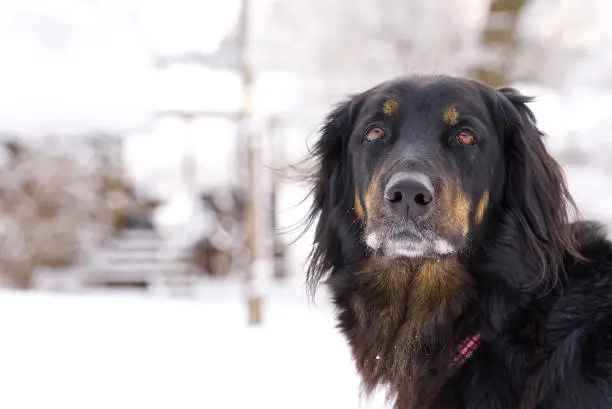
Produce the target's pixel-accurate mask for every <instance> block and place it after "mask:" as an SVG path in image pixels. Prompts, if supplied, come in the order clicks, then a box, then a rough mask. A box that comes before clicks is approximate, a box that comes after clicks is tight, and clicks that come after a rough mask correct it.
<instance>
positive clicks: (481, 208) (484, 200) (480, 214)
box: [476, 191, 489, 224]
mask: <svg viewBox="0 0 612 409" xmlns="http://www.w3.org/2000/svg"><path fill="white" fill-rule="evenodd" d="M488 205H489V191H485V192H484V194H483V195H482V197H481V198H480V201H479V202H478V207H476V223H478V224H480V223H482V220H483V219H484V214H485V211H486V210H487V206H488Z"/></svg>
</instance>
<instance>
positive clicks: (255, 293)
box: [240, 0, 263, 325]
mask: <svg viewBox="0 0 612 409" xmlns="http://www.w3.org/2000/svg"><path fill="white" fill-rule="evenodd" d="M249 3H250V2H249V0H242V7H241V10H240V55H241V73H242V86H243V115H242V118H241V124H240V125H241V131H242V135H243V137H245V139H246V141H245V142H246V143H245V145H246V162H247V163H246V164H247V172H246V176H247V202H246V224H247V226H246V227H247V228H246V234H247V237H246V247H247V254H248V265H247V271H246V292H247V309H248V323H249V325H259V324H261V322H262V295H261V293H260V291H259V290H260V289H259V288H257V282H258V281H259V280H258V278H259V277H258V276H259V275H260V274H261V273H260V271H258V269H259V268H260V267H259V266H260V264H261V263H260V262H259V261H260V259H261V252H260V243H259V242H260V241H261V239H262V238H263V237H262V235H261V234H260V230H261V224H260V223H261V221H260V217H259V216H260V213H261V212H260V211H259V206H258V202H259V201H258V197H259V194H258V193H259V192H258V189H259V188H260V184H259V183H258V182H259V178H258V175H259V169H258V166H257V165H258V159H259V158H258V156H259V155H258V143H257V141H256V140H255V139H256V135H255V134H254V133H253V131H252V129H251V117H252V115H253V106H252V100H251V92H252V83H253V77H252V72H251V67H250V64H249V55H248V51H249V50H248V45H249V44H248V35H249V24H248V23H249V6H250V4H249Z"/></svg>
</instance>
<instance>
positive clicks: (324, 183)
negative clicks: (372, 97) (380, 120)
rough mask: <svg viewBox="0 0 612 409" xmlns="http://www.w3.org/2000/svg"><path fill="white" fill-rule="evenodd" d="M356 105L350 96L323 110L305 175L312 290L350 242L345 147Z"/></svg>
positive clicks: (350, 198)
mask: <svg viewBox="0 0 612 409" xmlns="http://www.w3.org/2000/svg"><path fill="white" fill-rule="evenodd" d="M360 105H361V104H360V102H359V101H358V98H357V97H352V98H350V99H347V100H346V101H344V102H342V103H340V104H338V106H336V107H335V109H334V110H332V111H331V112H330V113H329V114H327V116H326V117H325V121H324V123H323V126H322V128H321V135H320V138H319V140H318V141H317V143H316V144H315V146H314V148H313V150H312V152H311V158H312V159H314V165H315V167H314V169H313V171H312V172H311V174H310V178H309V179H310V182H311V185H312V191H311V196H312V199H313V203H312V206H311V209H310V212H309V214H308V219H309V225H310V224H311V223H312V222H314V221H315V220H316V219H317V217H318V220H317V222H316V228H315V238H314V247H313V249H312V251H311V253H310V257H309V261H308V270H307V283H308V285H309V287H310V289H311V291H313V292H314V290H315V289H316V287H317V285H318V283H319V281H320V280H321V279H322V278H323V276H325V275H326V273H328V272H329V271H330V270H331V269H332V267H333V266H334V265H340V262H341V259H340V257H342V253H343V252H342V246H347V245H352V243H351V241H350V237H351V236H350V232H349V231H350V229H352V228H353V227H352V226H351V225H352V224H353V223H350V222H347V217H348V215H347V209H351V208H352V204H353V200H354V183H353V180H352V176H351V164H350V158H349V155H348V153H347V149H348V141H349V138H350V136H351V134H352V132H353V124H354V121H355V119H356V116H357V113H358V110H359V107H360ZM349 243H351V244H349Z"/></svg>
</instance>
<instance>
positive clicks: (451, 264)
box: [329, 257, 475, 392]
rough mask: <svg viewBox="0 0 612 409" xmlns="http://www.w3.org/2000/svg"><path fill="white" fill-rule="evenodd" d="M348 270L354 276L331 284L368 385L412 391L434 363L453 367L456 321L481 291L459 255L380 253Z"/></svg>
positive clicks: (436, 367) (441, 370)
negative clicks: (440, 257) (393, 256)
mask: <svg viewBox="0 0 612 409" xmlns="http://www.w3.org/2000/svg"><path fill="white" fill-rule="evenodd" d="M346 273H347V274H350V275H351V276H352V277H353V278H354V280H353V282H352V283H350V282H348V281H347V280H345V279H337V278H338V277H340V276H339V275H338V276H332V277H331V278H330V280H329V284H330V285H331V288H332V291H333V293H334V294H335V297H336V302H337V304H338V305H339V306H340V327H341V329H342V330H343V331H344V332H345V333H346V334H350V339H351V347H352V351H353V356H354V358H355V361H356V364H357V368H358V370H359V372H360V373H361V375H362V380H363V386H364V388H365V390H366V391H368V392H371V391H372V390H373V389H374V388H375V387H376V386H377V385H380V384H386V385H390V386H392V388H391V391H392V392H395V391H399V390H405V391H410V390H412V389H413V388H412V387H411V386H410V385H411V384H412V383H413V382H415V381H416V380H419V379H422V378H423V377H424V376H426V374H427V373H428V372H429V371H435V372H439V373H444V374H445V373H446V371H447V365H446V364H447V363H448V360H449V359H450V358H451V357H452V354H453V353H454V348H449V346H454V345H455V343H456V341H457V340H456V334H455V332H454V330H453V326H452V323H454V322H455V321H456V320H457V319H458V318H459V317H460V315H461V313H462V312H464V310H465V308H466V306H467V305H468V302H469V301H470V300H471V299H473V298H474V296H475V292H474V288H473V282H472V278H471V277H470V276H469V275H468V274H467V273H466V271H465V270H464V268H463V266H462V265H461V264H460V263H459V262H458V261H457V260H456V259H453V258H448V259H444V260H440V261H438V260H425V259H418V260H417V259H406V258H403V259H389V258H384V257H374V258H371V259H369V260H367V261H366V262H364V264H363V265H361V266H359V267H357V268H356V269H355V270H354V271H352V272H350V271H347V272H346ZM347 284H349V286H348V287H347ZM438 386H439V385H438Z"/></svg>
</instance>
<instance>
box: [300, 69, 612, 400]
mask: <svg viewBox="0 0 612 409" xmlns="http://www.w3.org/2000/svg"><path fill="white" fill-rule="evenodd" d="M529 101H530V98H528V97H525V96H522V95H521V94H519V92H517V91H516V90H514V89H512V88H502V89H493V88H490V87H488V86H485V85H483V84H481V83H479V82H476V81H471V80H465V79H459V78H453V77H447V76H419V77H410V78H400V79H395V80H393V81H389V82H386V83H383V84H381V85H379V86H377V87H374V88H372V89H370V90H368V91H366V92H364V93H361V94H359V95H355V96H353V97H351V98H350V99H348V100H347V101H345V102H344V103H342V104H340V105H339V106H338V107H337V108H336V109H335V110H334V111H333V112H331V113H330V114H329V115H328V117H327V118H326V121H325V124H324V126H323V128H322V135H321V138H320V139H319V140H318V142H317V144H316V146H315V148H314V150H313V152H312V153H313V158H314V159H315V160H316V162H315V163H316V167H315V169H314V171H313V173H312V174H311V175H310V177H311V181H312V183H313V190H312V195H313V207H312V210H311V212H310V214H309V217H308V219H307V222H314V221H317V225H316V233H315V243H314V244H315V245H314V248H313V251H312V253H311V258H310V262H309V271H308V283H309V284H310V286H311V287H312V289H313V290H314V289H315V288H316V286H317V284H318V283H319V281H320V280H321V279H323V278H327V280H326V281H327V284H328V285H329V286H330V288H331V291H332V294H333V298H334V302H335V304H336V307H337V309H338V318H339V327H340V329H341V330H342V331H343V333H344V335H345V336H346V337H347V339H348V341H349V343H350V346H351V348H352V352H353V356H354V360H355V362H356V365H357V368H358V370H359V373H360V375H361V378H362V381H363V387H364V388H365V390H366V391H368V392H371V391H372V390H374V389H375V388H377V387H378V386H386V387H388V389H389V391H390V398H392V399H394V401H395V406H396V407H397V408H401V409H405V408H419V409H424V408H470V409H485V408H499V409H501V408H517V409H518V408H525V409H526V408H539V409H552V408H555V409H560V408H567V409H579V408H612V246H611V245H610V243H609V242H608V241H606V239H605V234H603V233H602V229H601V228H600V226H599V225H597V224H595V223H591V222H584V221H572V218H573V217H574V214H577V212H575V210H576V209H575V206H574V204H573V201H572V199H571V197H570V195H569V193H568V190H567V187H566V184H565V180H564V176H563V173H562V170H561V169H560V167H559V165H558V164H557V163H556V162H555V160H554V159H553V158H552V157H551V156H550V155H549V153H548V152H547V151H546V148H545V146H544V144H543V142H542V134H541V132H540V131H539V130H538V129H537V127H536V125H535V119H534V115H533V113H532V112H531V110H530V109H529V108H528V107H527V105H526V103H528V102H529ZM585 143H588V141H585ZM602 188H603V187H602ZM607 188H612V186H611V187H607ZM593 193H594V196H593V199H594V200H596V194H597V192H593ZM574 212H575V213H574Z"/></svg>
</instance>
